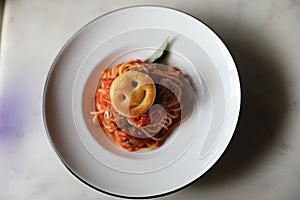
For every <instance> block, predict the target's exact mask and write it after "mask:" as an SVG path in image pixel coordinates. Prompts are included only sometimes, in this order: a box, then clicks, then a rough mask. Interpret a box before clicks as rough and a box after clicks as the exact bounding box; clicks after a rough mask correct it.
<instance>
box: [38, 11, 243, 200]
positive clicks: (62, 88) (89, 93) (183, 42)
mask: <svg viewBox="0 0 300 200" xmlns="http://www.w3.org/2000/svg"><path fill="white" fill-rule="evenodd" d="M167 37H169V38H170V41H171V43H170V47H169V50H168V57H167V64H168V65H172V66H176V67H178V68H179V69H180V70H181V71H182V72H183V74H185V76H186V77H189V78H188V79H189V82H190V83H191V86H190V88H187V89H186V91H187V94H188V95H187V96H186V98H187V99H188V101H189V104H190V105H191V107H192V111H191V114H190V116H189V118H188V120H186V121H185V122H183V123H182V124H181V125H180V126H179V127H177V128H176V129H175V130H174V131H173V132H172V134H171V135H170V137H168V138H167V140H166V142H165V143H164V144H163V145H162V146H161V147H160V148H158V149H155V150H151V151H137V152H125V151H122V150H120V149H119V148H117V147H116V146H115V145H114V144H113V143H112V142H111V141H110V140H109V139H108V137H106V136H105V134H104V133H103V132H102V130H101V128H100V127H99V126H96V125H94V124H93V123H92V116H91V115H90V112H91V111H93V108H94V95H95V90H96V86H97V82H98V79H99V77H100V75H101V73H102V72H103V71H104V69H106V68H109V67H112V66H114V65H115V64H117V63H120V62H124V61H127V60H129V59H131V58H133V59H135V58H139V59H142V60H145V59H146V58H147V57H148V56H149V55H151V54H152V53H153V51H155V49H156V48H157V47H159V46H160V44H161V43H162V42H163V41H164V40H165V39H166V38H167ZM240 99H241V93H240V82H239V78H238V73H237V70H236V67H235V64H234V61H233V59H232V57H231V55H230V53H229V52H228V50H227V48H226V47H225V45H224V44H223V43H222V41H221V40H220V39H219V38H218V37H217V35H216V34H215V33H214V32H213V31H211V30H210V29H209V28H208V27H207V26H206V25H204V24H203V23H201V22H200V21H198V20H197V19H195V18H193V17H191V16H189V15H187V14H185V13H182V12H180V11H177V10H174V9H170V8H165V7H158V6H137V7H130V8H124V9H120V10H117V11H113V12H110V13H108V14H105V15H103V16H101V17H99V18H96V19H95V20H93V21H92V22H90V23H89V24H87V25H86V26H84V27H83V28H81V29H80V30H79V31H78V32H77V33H76V34H75V35H74V36H73V37H72V38H71V39H70V40H69V41H68V42H67V43H66V44H65V46H64V47H63V48H62V50H61V51H60V53H59V54H58V56H57V57H56V59H55V61H54V63H53V65H52V67H51V70H50V72H49V75H48V78H47V81H46V85H45V91H44V98H43V115H44V122H45V126H46V130H47V133H48V136H49V140H50V142H51V144H52V146H53V148H54V149H55V151H56V152H57V154H58V155H59V157H60V159H61V160H62V162H63V163H64V164H65V166H66V167H67V168H68V169H69V170H70V171H71V172H72V173H73V174H74V175H75V176H76V177H77V178H79V179H80V180H81V181H83V182H84V183H86V184H87V185H89V186H91V187H93V188H95V189H97V190H100V191H102V192H104V193H107V194H111V195H115V196H119V197H130V198H144V197H154V196H160V195H164V194H168V193H170V192H172V191H176V190H178V189H180V188H182V187H184V186H186V185H188V184H189V183H191V182H193V181H194V180H196V179H197V178H199V177H200V176H201V175H203V174H204V173H205V172H206V171H207V170H208V169H209V168H210V167H211V166H212V165H213V164H214V163H215V162H216V161H217V160H218V159H219V157H220V156H221V154H222V153H223V152H224V150H225V149H226V147H227V145H228V143H229V141H230V139H231V137H232V135H233V133H234V129H235V126H236V123H237V120H238V115H239V109H240ZM97 134H98V135H99V137H101V140H100V141H101V142H97V141H96V140H95V138H94V137H93V135H94V136H95V135H97Z"/></svg>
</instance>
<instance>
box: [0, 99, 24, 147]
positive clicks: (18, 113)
mask: <svg viewBox="0 0 300 200" xmlns="http://www.w3.org/2000/svg"><path fill="white" fill-rule="evenodd" d="M19 95H20V96H19ZM20 99H21V94H18V95H17V94H15V95H3V94H2V95H1V96H0V142H1V141H5V140H6V139H10V138H16V137H17V136H19V135H20V134H21V133H22V128H23V127H24V124H25V120H26V117H25V108H24V106H25V105H24V104H21V103H20V101H19V100H20Z"/></svg>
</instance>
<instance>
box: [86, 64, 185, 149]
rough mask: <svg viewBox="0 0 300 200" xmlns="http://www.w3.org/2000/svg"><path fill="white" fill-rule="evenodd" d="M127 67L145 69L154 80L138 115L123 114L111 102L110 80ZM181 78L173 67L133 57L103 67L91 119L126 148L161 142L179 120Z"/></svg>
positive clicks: (181, 91) (134, 69)
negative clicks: (146, 104)
mask: <svg viewBox="0 0 300 200" xmlns="http://www.w3.org/2000/svg"><path fill="white" fill-rule="evenodd" d="M129 71H136V72H141V73H145V74H147V75H148V76H150V77H151V79H152V80H153V82H154V83H155V90H156V94H155V99H154V102H153V104H152V105H151V107H150V108H149V109H148V110H147V111H146V112H144V113H142V114H141V115H139V116H134V117H131V116H124V115H122V114H121V113H119V112H118V111H117V110H116V109H115V108H114V106H113V103H112V99H111V95H110V93H111V91H110V90H111V87H112V84H113V82H114V81H115V80H116V79H118V77H120V76H122V75H123V74H124V73H127V72H129ZM183 88H184V82H183V80H182V73H181V71H180V70H179V69H177V68H175V67H169V66H165V65H161V64H157V63H153V64H148V63H144V62H143V61H141V60H139V59H136V60H130V61H128V62H124V63H121V64H118V65H116V66H114V67H113V68H112V69H107V70H105V71H104V72H103V74H102V76H101V77H100V79H99V85H98V88H97V91H96V95H95V111H94V112H91V114H93V122H94V123H95V124H99V125H100V126H101V127H102V129H103V131H104V132H105V133H106V134H107V135H108V136H109V137H110V139H111V140H112V141H113V142H114V143H115V144H117V145H118V146H119V147H120V148H122V149H123V150H126V151H136V150H140V149H143V150H145V149H153V148H157V147H159V146H161V145H162V144H163V142H164V141H165V139H166V137H167V136H168V135H169V134H170V133H171V132H172V129H173V128H174V127H176V126H177V125H178V124H179V123H180V121H181V109H182V102H181V100H182V95H183V91H184V90H183Z"/></svg>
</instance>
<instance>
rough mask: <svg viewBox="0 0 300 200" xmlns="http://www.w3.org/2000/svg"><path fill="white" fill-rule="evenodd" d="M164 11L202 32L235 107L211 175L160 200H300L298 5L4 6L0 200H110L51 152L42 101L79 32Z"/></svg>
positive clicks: (21, 2)
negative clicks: (231, 78) (93, 23)
mask: <svg viewBox="0 0 300 200" xmlns="http://www.w3.org/2000/svg"><path fill="white" fill-rule="evenodd" d="M141 4H143V5H148V4H151V5H163V6H168V7H172V8H176V9H179V10H182V11H184V12H187V13H189V14H191V15H193V16H195V17H197V18H198V19H200V20H201V21H203V22H205V23H206V24H207V25H209V26H210V27H211V28H212V29H213V30H214V31H215V32H216V33H217V34H218V35H219V36H220V37H221V38H222V39H223V41H224V42H225V44H226V45H227V46H228V48H229V49H230V51H231V53H232V55H233V57H234V59H235V62H236V64H237V68H238V70H239V73H240V79H241V85H242V106H241V115H240V120H239V124H238V126H237V129H236V132H235V135H234V137H233V139H232V142H231V143H230V145H229V146H228V148H227V150H226V152H225V154H224V155H223V156H222V157H221V159H220V160H219V161H218V162H217V163H216V164H215V165H214V167H213V168H212V169H211V170H210V171H209V172H208V173H206V174H205V176H203V177H201V178H200V179H199V180H197V181H196V182H195V183H194V184H192V185H191V186H189V187H187V188H185V189H183V190H181V191H179V192H176V193H174V194H171V195H169V196H165V197H160V198H159V199H164V200H179V199H184V198H185V199H189V200H196V199H202V200H209V199H222V200H233V199H243V200H253V199H255V200H260V199H261V200H277V199H278V200H282V199H287V200H298V199H300V159H299V158H300V1H299V0H285V1H282V0H264V1H259V0H254V1H248V0H227V1H223V0H212V1H205V0H200V1H198V0H186V1H181V0H161V1H157V0H122V1H121V0H110V1H104V0H89V1H84V0H63V1H61V0H52V1H46V0H7V1H6V2H5V6H4V15H3V23H2V26H3V27H2V38H1V66H0V199H1V200H14V199H28V200H29V199H30V200H35V199H37V200H40V199H44V200H52V199H64V200H66V199H72V200H76V199H78V200H79V199H80V200H81V199H95V200H100V199H101V200H102V199H117V198H116V197H111V196H108V195H106V194H102V193H100V192H97V191H95V190H93V189H91V188H89V187H88V186H86V185H84V184H83V183H81V182H80V181H78V180H77V179H76V178H75V177H73V175H72V174H71V173H69V171H68V170H67V169H65V167H64V166H63V164H62V163H61V162H60V160H59V158H58V156H57V155H56V154H55V151H54V150H53V148H52V147H51V145H50V144H49V141H48V138H47V135H46V132H45V128H44V124H43V119H42V94H43V88H44V83H45V79H46V76H47V74H48V71H49V69H50V66H51V63H52V62H53V60H54V58H55V56H56V55H57V53H58V51H59V50H60V48H61V47H62V46H63V44H64V43H65V42H66V40H67V39H68V38H70V37H71V35H72V34H74V33H75V32H76V31H77V30H78V29H79V28H80V27H82V26H83V25H84V24H86V23H87V22H89V21H90V20H92V19H94V18H95V17H97V16H99V15H102V14H104V13H106V12H109V11H111V10H114V9H117V8H122V7H127V6H131V5H141Z"/></svg>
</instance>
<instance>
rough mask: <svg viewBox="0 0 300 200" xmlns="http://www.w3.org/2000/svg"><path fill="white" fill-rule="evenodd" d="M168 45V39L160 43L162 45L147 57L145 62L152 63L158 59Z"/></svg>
mask: <svg viewBox="0 0 300 200" xmlns="http://www.w3.org/2000/svg"><path fill="white" fill-rule="evenodd" d="M168 45H169V37H168V38H167V39H166V40H165V41H164V42H163V43H162V45H161V46H160V47H159V48H158V49H157V50H156V51H155V52H154V53H153V54H152V55H151V56H150V57H149V58H147V59H146V60H145V62H146V63H154V62H155V61H156V60H157V59H159V58H160V57H161V56H162V55H163V54H164V52H165V50H166V49H167V47H168Z"/></svg>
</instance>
